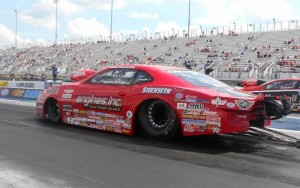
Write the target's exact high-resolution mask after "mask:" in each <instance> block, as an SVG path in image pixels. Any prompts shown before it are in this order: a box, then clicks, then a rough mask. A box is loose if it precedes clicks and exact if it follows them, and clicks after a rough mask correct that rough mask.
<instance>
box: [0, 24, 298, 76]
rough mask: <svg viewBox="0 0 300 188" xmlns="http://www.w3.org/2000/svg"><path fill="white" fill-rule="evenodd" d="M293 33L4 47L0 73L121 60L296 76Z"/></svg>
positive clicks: (63, 69) (62, 72)
mask: <svg viewBox="0 0 300 188" xmlns="http://www.w3.org/2000/svg"><path fill="white" fill-rule="evenodd" d="M299 36H300V30H299V29H298V28H295V29H290V28H289V29H286V30H282V29H280V30H279V31H275V30H272V31H268V32H241V33H236V32H234V31H228V33H226V34H225V33H223V32H222V33H219V32H218V33H215V34H210V35H209V34H208V35H207V32H206V35H204V34H203V33H202V35H197V34H194V36H191V37H188V36H186V35H183V36H179V35H175V36H173V35H172V36H170V35H169V36H168V37H167V36H163V37H161V36H160V35H159V37H155V38H154V39H153V38H143V39H134V38H127V39H126V40H125V41H119V42H117V41H114V42H111V43H109V42H107V41H104V40H87V41H85V42H80V41H73V42H69V43H62V44H59V45H52V46H37V45H36V46H31V47H27V48H10V49H4V50H1V51H0V68H1V71H0V77H1V79H9V78H10V75H11V74H14V75H15V77H16V79H17V80H18V79H20V80H21V79H25V80H38V79H40V75H41V74H42V73H46V74H47V76H48V79H51V78H52V76H51V66H52V65H55V66H56V67H58V69H59V74H58V78H60V79H67V78H68V77H69V75H70V73H71V72H72V71H74V70H78V69H95V70H100V69H103V68H104V67H106V66H110V65H115V64H123V63H142V64H160V65H168V66H178V67H184V66H185V65H186V63H187V62H190V63H191V65H192V69H193V70H196V71H200V72H204V71H205V69H207V68H210V69H213V72H212V73H211V76H213V77H215V78H217V79H220V80H227V79H228V80H232V79H234V80H240V79H246V78H259V79H266V80H269V79H274V78H275V73H277V75H279V77H280V78H286V77H292V76H296V77H300V39H299ZM122 37H123V36H122ZM122 40H123V39H122Z"/></svg>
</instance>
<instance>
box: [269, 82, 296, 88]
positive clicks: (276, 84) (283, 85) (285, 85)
mask: <svg viewBox="0 0 300 188" xmlns="http://www.w3.org/2000/svg"><path fill="white" fill-rule="evenodd" d="M296 85H297V81H278V82H273V83H271V84H269V85H267V86H266V89H267V90H274V89H294V88H295V87H296Z"/></svg>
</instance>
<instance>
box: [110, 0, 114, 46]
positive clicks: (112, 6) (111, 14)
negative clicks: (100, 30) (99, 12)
mask: <svg viewBox="0 0 300 188" xmlns="http://www.w3.org/2000/svg"><path fill="white" fill-rule="evenodd" d="M113 8H114V1H113V0H111V9H110V36H109V38H110V41H109V42H111V37H112V23H113Z"/></svg>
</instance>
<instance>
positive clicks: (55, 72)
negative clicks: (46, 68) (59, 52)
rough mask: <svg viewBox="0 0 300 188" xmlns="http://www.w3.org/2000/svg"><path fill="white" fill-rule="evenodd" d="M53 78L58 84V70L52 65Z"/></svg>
mask: <svg viewBox="0 0 300 188" xmlns="http://www.w3.org/2000/svg"><path fill="white" fill-rule="evenodd" d="M51 69H52V76H53V81H54V82H56V79H57V74H58V69H57V68H56V67H55V66H54V65H52V68H51Z"/></svg>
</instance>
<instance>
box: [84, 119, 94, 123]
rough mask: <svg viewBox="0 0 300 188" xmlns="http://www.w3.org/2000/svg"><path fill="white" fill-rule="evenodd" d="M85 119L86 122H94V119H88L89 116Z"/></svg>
mask: <svg viewBox="0 0 300 188" xmlns="http://www.w3.org/2000/svg"><path fill="white" fill-rule="evenodd" d="M86 121H87V122H90V123H95V122H96V120H95V119H90V118H88V119H86Z"/></svg>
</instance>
